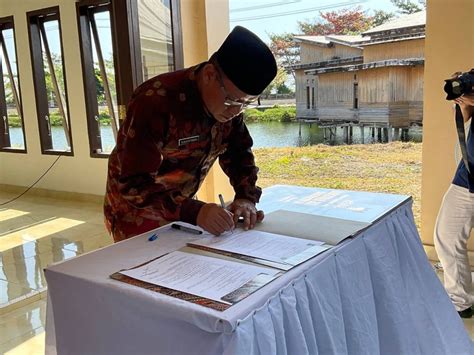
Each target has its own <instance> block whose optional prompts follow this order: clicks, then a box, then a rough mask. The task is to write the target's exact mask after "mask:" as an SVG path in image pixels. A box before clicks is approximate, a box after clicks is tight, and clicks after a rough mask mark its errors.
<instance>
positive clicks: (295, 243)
mask: <svg viewBox="0 0 474 355" xmlns="http://www.w3.org/2000/svg"><path fill="white" fill-rule="evenodd" d="M323 244H324V243H323V242H319V241H315V240H305V239H298V238H293V237H289V236H284V235H279V234H274V233H266V232H261V231H256V230H249V231H234V232H233V233H227V234H224V235H222V236H220V237H214V236H209V237H204V238H202V239H198V240H194V241H193V242H190V243H188V245H189V246H191V247H193V246H196V247H205V248H207V249H210V250H219V251H225V252H230V253H234V254H237V255H242V256H250V257H253V258H257V259H263V260H269V261H272V262H276V263H279V264H283V265H288V266H289V267H287V268H286V269H287V270H288V269H290V268H291V267H293V266H296V265H298V264H300V263H302V262H304V261H306V260H308V259H310V258H312V257H314V256H316V255H318V254H319V253H321V252H323V251H325V250H327V249H329V248H330V246H328V245H323ZM256 262H258V261H256Z"/></svg>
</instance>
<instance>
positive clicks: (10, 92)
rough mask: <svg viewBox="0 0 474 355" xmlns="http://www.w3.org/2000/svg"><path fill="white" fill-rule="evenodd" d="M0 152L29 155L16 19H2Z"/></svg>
mask: <svg viewBox="0 0 474 355" xmlns="http://www.w3.org/2000/svg"><path fill="white" fill-rule="evenodd" d="M0 73H1V74H2V79H3V80H2V83H1V85H0V118H1V120H0V150H1V151H10V152H23V153H26V145H25V129H24V124H23V110H22V106H21V95H20V84H19V79H18V65H17V57H16V48H15V32H14V24H13V17H5V18H1V19H0Z"/></svg>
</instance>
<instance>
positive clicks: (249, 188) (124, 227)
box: [104, 66, 261, 241]
mask: <svg viewBox="0 0 474 355" xmlns="http://www.w3.org/2000/svg"><path fill="white" fill-rule="evenodd" d="M200 67H201V66H196V67H193V68H189V69H186V70H181V71H177V72H173V73H167V74H162V75H159V76H157V77H155V78H153V79H150V80H148V81H146V82H145V83H143V84H142V85H141V86H140V87H138V88H137V90H136V91H135V92H134V94H133V96H132V98H131V100H130V103H129V105H128V108H127V116H126V119H125V120H124V122H123V124H122V126H121V128H120V130H119V132H118V137H117V145H116V147H115V148H114V150H113V151H112V153H111V155H110V158H109V165H108V176H107V188H106V196H105V203H104V213H105V220H106V226H107V228H108V230H109V232H111V233H112V235H113V237H114V239H115V241H119V240H123V239H126V238H129V237H131V236H134V235H138V234H140V233H144V232H146V231H148V230H151V229H153V228H156V227H159V226H162V225H164V224H167V223H169V222H171V221H177V220H181V221H184V222H188V223H192V224H196V218H197V215H198V213H199V210H200V209H201V207H202V205H203V204H204V202H202V201H199V200H196V199H193V197H194V195H195V194H196V192H197V190H198V189H199V187H200V185H201V183H202V181H203V180H204V178H205V177H206V175H207V173H208V171H209V169H210V168H211V167H212V165H213V163H214V161H215V160H216V159H217V158H219V163H220V166H221V167H222V169H223V171H224V172H225V174H226V175H227V176H229V178H230V183H231V184H232V186H233V188H234V190H235V197H234V198H243V199H247V200H250V201H252V202H254V203H256V202H258V200H259V198H260V195H261V189H260V188H259V187H257V186H256V181H257V172H258V168H257V167H256V166H255V160H254V156H253V154H252V150H251V147H252V144H253V142H252V138H251V137H250V134H249V132H248V130H247V127H246V126H245V124H244V122H243V117H242V114H240V115H239V116H237V117H234V118H233V119H232V120H230V121H229V122H226V123H220V122H218V121H216V120H215V119H214V118H213V117H212V116H210V115H209V114H208V113H206V110H205V109H204V104H203V102H202V99H201V97H200V94H199V92H198V89H197V84H196V81H195V73H196V71H197V70H199V68H200Z"/></svg>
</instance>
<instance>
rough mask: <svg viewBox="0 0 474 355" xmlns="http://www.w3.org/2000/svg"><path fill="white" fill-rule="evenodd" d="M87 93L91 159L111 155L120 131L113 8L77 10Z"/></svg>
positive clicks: (105, 5)
mask: <svg viewBox="0 0 474 355" xmlns="http://www.w3.org/2000/svg"><path fill="white" fill-rule="evenodd" d="M78 13H79V28H80V33H81V50H82V64H83V70H84V76H83V79H84V91H85V97H86V110H87V127H88V131H89V144H90V150H91V155H93V156H95V155H100V154H103V153H109V152H110V151H111V150H112V149H113V147H114V146H115V141H116V137H117V132H118V128H119V121H118V105H117V90H116V85H115V77H116V75H115V63H114V55H113V54H114V53H113V45H112V31H111V5H110V3H109V2H103V1H102V2H97V1H96V2H92V3H89V4H86V5H81V6H78Z"/></svg>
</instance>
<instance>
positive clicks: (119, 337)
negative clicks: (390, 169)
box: [45, 185, 474, 355]
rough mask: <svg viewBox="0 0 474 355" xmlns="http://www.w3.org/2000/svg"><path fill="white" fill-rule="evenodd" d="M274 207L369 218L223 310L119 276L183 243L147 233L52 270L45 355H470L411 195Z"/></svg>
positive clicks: (301, 200)
mask: <svg viewBox="0 0 474 355" xmlns="http://www.w3.org/2000/svg"><path fill="white" fill-rule="evenodd" d="M260 207H263V208H264V210H265V211H266V212H270V211H272V210H275V209H282V208H284V209H289V210H293V211H299V212H310V213H315V214H320V215H324V216H330V217H343V218H346V219H354V220H360V221H367V222H371V223H372V225H371V226H370V227H369V228H367V229H366V230H364V231H362V232H361V233H360V234H359V235H357V236H356V237H354V238H351V239H348V240H346V241H344V242H343V243H341V244H340V245H338V246H337V247H334V248H333V249H331V250H330V251H328V252H325V253H323V254H320V255H318V256H316V257H315V258H313V259H311V260H309V261H308V262H305V263H304V264H302V265H300V266H298V267H296V268H294V269H292V270H290V271H289V272H287V273H286V274H285V275H283V276H282V277H280V278H278V279H277V280H275V281H273V282H272V283H270V284H269V285H267V286H265V287H264V288H262V289H260V290H258V291H257V292H255V293H254V294H252V295H250V296H249V297H247V298H246V299H244V300H242V301H241V302H239V303H238V304H236V305H234V306H232V307H230V308H229V309H228V310H226V311H224V312H218V311H215V310H212V309H208V308H205V307H201V306H198V305H195V304H192V303H189V302H185V301H183V300H179V299H175V298H171V297H167V296H164V295H162V294H159V293H155V292H151V291H148V290H145V289H141V288H138V287H134V286H131V285H128V284H125V283H121V282H118V281H115V280H111V279H110V278H109V275H110V274H112V273H113V272H115V271H117V270H120V269H124V268H128V267H132V266H135V265H138V264H140V263H142V262H144V261H146V260H149V259H151V258H153V257H156V256H157V253H158V254H160V253H165V252H169V251H172V250H176V249H177V248H179V247H181V246H182V245H184V243H185V242H186V240H185V239H186V238H167V237H166V233H160V238H159V239H158V240H157V241H156V242H152V243H150V242H148V241H147V240H146V235H143V236H137V237H135V238H132V239H129V240H126V241H123V242H120V243H117V244H114V245H112V246H109V247H106V248H104V249H100V250H97V251H94V252H91V253H88V254H85V255H82V256H79V257H77V258H74V259H70V260H68V261H65V262H62V263H60V264H56V265H52V266H50V267H49V268H47V269H46V270H45V275H46V279H47V282H48V314H47V324H46V353H47V354H55V353H58V354H105V353H107V354H111V353H113V354H153V353H155V354H246V355H247V354H318V353H319V354H346V353H352V354H467V353H472V352H473V350H474V347H473V343H472V342H471V340H470V338H469V336H468V335H467V333H466V331H465V329H464V326H463V323H462V321H461V319H460V318H459V316H458V315H457V313H456V311H455V309H454V307H453V306H452V304H451V302H450V300H449V298H448V297H447V295H446V293H445V291H444V288H443V287H442V285H441V283H440V281H439V280H438V278H437V276H436V274H435V273H434V271H433V269H432V267H431V265H430V263H429V262H428V260H427V257H426V255H425V253H424V250H423V247H422V244H421V241H420V239H419V236H418V233H417V230H416V227H415V225H414V220H413V214H412V211H411V199H410V198H409V197H407V196H400V195H386V194H375V193H365V192H353V191H343V190H327V189H317V188H303V187H297V186H284V185H277V186H273V187H270V188H268V189H265V190H264V194H263V197H262V203H261V205H260Z"/></svg>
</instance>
